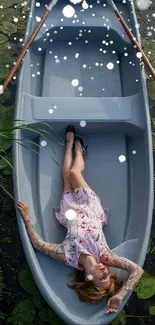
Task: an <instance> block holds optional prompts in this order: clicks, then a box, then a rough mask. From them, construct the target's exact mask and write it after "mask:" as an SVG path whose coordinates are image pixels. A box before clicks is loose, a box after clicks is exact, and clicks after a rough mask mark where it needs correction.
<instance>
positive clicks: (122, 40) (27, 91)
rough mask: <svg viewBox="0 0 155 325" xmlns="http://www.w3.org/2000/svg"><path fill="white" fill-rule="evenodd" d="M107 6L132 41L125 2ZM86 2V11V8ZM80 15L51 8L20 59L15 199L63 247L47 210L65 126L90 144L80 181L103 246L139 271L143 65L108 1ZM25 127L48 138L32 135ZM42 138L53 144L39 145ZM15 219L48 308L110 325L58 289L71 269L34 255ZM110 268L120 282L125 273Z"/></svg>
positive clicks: (146, 212)
mask: <svg viewBox="0 0 155 325" xmlns="http://www.w3.org/2000/svg"><path fill="white" fill-rule="evenodd" d="M36 2H37V1H35V0H32V1H31V8H30V14H29V19H28V24H27V29H26V34H25V40H26V39H27V37H28V36H29V35H30V34H31V32H32V31H33V30H34V28H35V27H36V25H37V23H38V21H39V20H40V17H41V16H42V15H43V14H44V12H45V1H44V0H40V5H38V3H37V4H36ZM115 4H116V5H117V7H118V10H119V11H120V12H121V13H122V16H123V18H124V20H125V21H126V23H127V24H128V26H129V27H130V28H132V32H133V34H134V35H135V37H136V39H137V40H138V41H139V43H140V42H141V41H140V36H139V32H138V29H137V28H136V26H137V19H136V14H135V8H134V6H133V3H132V2H131V1H126V3H122V2H121V1H115ZM67 5H71V7H68V8H66V6H67ZM84 5H85V8H86V7H87V6H86V2H84ZM85 8H82V5H81V3H79V4H76V5H74V4H71V3H69V2H68V1H66V0H61V1H58V3H57V4H56V6H55V7H54V8H53V10H52V13H51V15H49V16H48V17H47V20H46V22H45V24H44V25H43V27H42V28H41V30H40V32H39V34H38V35H37V37H36V38H35V40H34V42H33V44H32V46H31V49H30V50H29V52H28V54H27V56H26V57H25V59H24V63H23V66H22V69H21V72H20V77H19V82H18V91H17V97H16V109H15V114H14V119H16V120H25V121H26V125H27V127H29V130H24V129H22V130H16V132H15V134H14V137H15V138H18V139H20V140H22V143H23V144H25V145H26V146H27V147H28V148H29V149H31V150H29V149H28V148H26V147H24V146H20V145H19V144H17V143H14V144H13V160H14V168H15V170H16V173H17V175H18V177H17V178H16V177H15V176H14V196H15V199H16V201H17V200H22V201H24V202H26V203H27V204H28V205H29V207H30V212H31V219H32V221H33V224H34V226H35V229H36V230H37V232H38V233H39V235H40V237H41V238H42V239H43V240H45V241H47V242H54V243H61V242H62V241H63V240H64V238H65V235H66V230H65V229H64V228H63V226H61V225H60V224H59V223H58V221H57V220H56V219H55V216H54V214H53V210H52V208H53V207H54V206H59V202H60V198H61V194H62V190H63V182H62V173H61V168H60V167H61V166H62V163H63V156H64V151H65V146H64V140H65V137H64V135H65V129H66V126H67V125H68V124H73V125H74V127H75V129H76V132H77V135H79V136H82V138H83V139H84V142H85V143H86V144H88V145H89V152H88V155H87V156H86V158H85V162H86V169H85V171H84V177H85V178H86V180H87V182H88V183H89V184H90V186H91V187H92V188H93V189H94V190H95V191H96V192H97V194H98V195H99V197H100V198H101V202H102V203H103V204H104V206H105V207H109V209H110V217H109V220H108V224H107V226H106V227H105V229H104V233H105V235H106V238H107V242H108V244H109V246H110V248H111V249H112V250H113V251H114V252H116V253H117V254H120V255H121V256H124V257H127V258H129V259H131V260H133V261H135V262H136V263H137V264H139V265H140V266H141V267H142V266H143V264H144V260H145V256H146V251H147V245H148V240H149V235H150V229H151V221H152V209H153V159H152V142H151V126H150V117H149V108H148V98H147V90H146V81H145V73H144V67H143V66H142V65H141V62H140V58H139V56H138V54H137V52H136V49H135V48H134V47H133V45H132V43H131V41H130V39H129V38H128V36H127V35H126V33H125V31H124V29H123V27H122V25H121V24H120V22H119V20H118V19H117V17H116V15H115V14H114V11H113V10H112V8H111V7H110V6H109V5H108V3H106V1H102V0H100V1H93V0H92V1H89V5H88V8H87V9H85ZM74 10H75V11H74ZM43 123H44V124H43ZM47 124H48V125H47ZM14 125H15V126H17V125H18V126H19V125H20V124H19V122H14ZM30 126H31V127H32V126H35V127H38V128H41V129H42V130H43V131H45V132H46V133H44V132H43V131H42V134H39V133H36V132H33V131H32V130H31V128H30ZM40 132H41V131H40ZM47 132H50V134H51V136H52V139H51V138H50V139H49V137H48V139H45V136H47V135H48V133H47ZM61 139H62V140H61ZM34 141H35V143H36V144H37V146H36V145H34V144H33V143H32V142H34ZM51 147H52V148H53V149H54V150H55V152H54V151H52V148H51ZM51 155H52V157H53V159H51ZM56 162H57V163H56ZM17 220H18V226H19V232H20V236H21V240H22V244H23V248H24V252H25V255H26V258H27V261H28V263H29V266H30V268H31V271H32V273H33V276H34V279H35V281H36V284H37V286H38V288H39V289H40V291H41V293H42V295H43V297H44V298H45V300H46V301H47V303H48V304H49V306H51V308H52V309H54V310H55V312H56V313H57V314H58V315H59V316H60V317H61V318H62V319H63V320H64V321H65V322H66V323H67V324H72V325H73V324H76V325H79V324H81V325H84V324H92V325H94V324H96V325H97V324H102V325H103V324H109V323H110V322H111V321H112V320H113V319H114V318H115V317H116V315H117V314H116V313H112V314H110V315H105V310H106V301H104V300H103V301H102V302H100V303H98V304H96V305H90V304H86V303H82V302H80V301H79V298H78V296H77V295H76V293H75V292H74V291H73V290H71V289H70V288H68V287H67V285H66V283H67V275H68V274H69V273H70V272H71V271H72V268H69V267H67V266H66V265H65V264H63V263H62V262H59V261H56V260H54V259H52V258H50V257H49V256H46V255H45V254H43V253H41V252H38V251H36V250H35V249H34V248H33V246H32V244H31V242H30V239H29V237H28V234H27V231H26V228H25V225H24V222H23V219H22V217H21V215H20V212H19V210H17ZM115 271H116V273H117V274H119V275H120V276H122V277H123V278H124V279H125V278H126V277H127V274H126V273H123V271H121V270H115ZM130 295H131V294H129V295H128V296H127V297H126V298H125V299H124V301H123V303H122V307H121V308H123V307H124V305H125V303H126V302H127V300H128V299H129V297H130ZM120 310H121V309H120Z"/></svg>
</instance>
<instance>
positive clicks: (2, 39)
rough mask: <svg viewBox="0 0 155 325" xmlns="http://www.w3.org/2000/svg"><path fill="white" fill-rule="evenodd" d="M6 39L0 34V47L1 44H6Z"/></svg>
mask: <svg viewBox="0 0 155 325" xmlns="http://www.w3.org/2000/svg"><path fill="white" fill-rule="evenodd" d="M7 40H8V39H7V37H6V36H5V35H3V34H0V45H1V47H2V44H4V43H6V42H7Z"/></svg>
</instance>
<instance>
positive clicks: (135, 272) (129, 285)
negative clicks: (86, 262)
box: [102, 247, 144, 299]
mask: <svg viewBox="0 0 155 325" xmlns="http://www.w3.org/2000/svg"><path fill="white" fill-rule="evenodd" d="M102 263H103V264H105V265H108V266H111V267H117V268H120V269H123V270H125V271H127V272H129V277H128V279H127V281H126V282H125V283H124V285H123V286H122V288H121V291H120V292H119V296H121V297H122V299H123V298H124V297H125V296H126V295H127V293H128V292H129V291H130V290H132V289H133V288H134V287H136V286H137V284H138V282H139V280H140V278H141V276H142V274H143V272H144V271H143V269H142V268H141V267H140V266H138V265H137V264H136V263H134V262H132V261H131V260H129V259H127V258H124V257H121V256H119V255H117V254H115V253H113V252H112V251H111V250H110V248H109V247H107V250H106V252H105V253H104V255H103V256H102Z"/></svg>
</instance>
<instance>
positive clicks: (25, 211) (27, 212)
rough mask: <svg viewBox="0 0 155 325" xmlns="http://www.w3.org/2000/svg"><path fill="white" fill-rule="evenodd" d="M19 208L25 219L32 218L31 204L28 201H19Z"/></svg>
mask: <svg viewBox="0 0 155 325" xmlns="http://www.w3.org/2000/svg"><path fill="white" fill-rule="evenodd" d="M17 208H18V209H19V210H20V212H21V214H22V216H23V219H24V221H28V220H30V210H29V206H28V205H27V204H26V203H24V202H22V201H18V202H17Z"/></svg>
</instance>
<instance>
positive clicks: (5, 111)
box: [0, 105, 14, 130]
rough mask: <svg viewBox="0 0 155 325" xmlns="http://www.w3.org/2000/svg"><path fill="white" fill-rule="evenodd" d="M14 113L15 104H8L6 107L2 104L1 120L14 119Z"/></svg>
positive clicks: (0, 106) (0, 109) (0, 108)
mask: <svg viewBox="0 0 155 325" xmlns="http://www.w3.org/2000/svg"><path fill="white" fill-rule="evenodd" d="M13 113H14V105H12V106H6V107H5V106H4V105H0V120H3V119H4V120H9V119H13ZM3 125H4V124H3ZM9 125H10V123H9ZM0 130H2V128H1V123H0Z"/></svg>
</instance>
